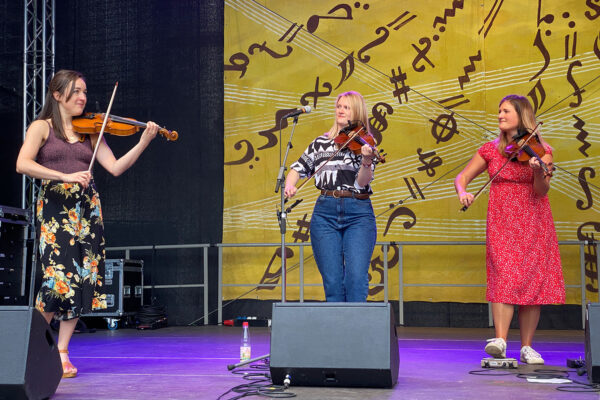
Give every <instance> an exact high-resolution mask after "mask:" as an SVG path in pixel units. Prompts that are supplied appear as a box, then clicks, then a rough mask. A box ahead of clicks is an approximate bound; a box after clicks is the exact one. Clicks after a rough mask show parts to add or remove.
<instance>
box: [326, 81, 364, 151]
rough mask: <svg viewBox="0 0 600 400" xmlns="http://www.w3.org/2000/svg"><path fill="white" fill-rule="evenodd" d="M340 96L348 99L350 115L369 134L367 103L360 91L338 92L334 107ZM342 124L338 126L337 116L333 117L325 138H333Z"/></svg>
mask: <svg viewBox="0 0 600 400" xmlns="http://www.w3.org/2000/svg"><path fill="white" fill-rule="evenodd" d="M342 97H345V98H346V99H348V103H350V109H351V110H352V117H353V118H354V121H360V122H362V124H363V126H364V127H365V128H366V129H367V132H368V133H369V135H370V134H371V130H370V128H369V117H368V114H367V105H366V104H365V99H363V97H362V95H361V94H360V93H358V92H355V91H353V90H351V91H348V92H344V93H340V94H339V95H338V97H337V99H336V100H335V105H336V107H337V105H338V103H339V101H340V99H341V98H342ZM344 126H345V125H344ZM344 126H340V125H339V124H338V122H337V118H336V117H334V122H333V126H332V127H331V129H330V130H329V132H328V133H327V138H328V139H333V138H335V137H336V136H337V135H338V133H339V132H340V130H341V129H342V128H343V127H344Z"/></svg>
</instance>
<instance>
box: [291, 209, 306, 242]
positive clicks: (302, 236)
mask: <svg viewBox="0 0 600 400" xmlns="http://www.w3.org/2000/svg"><path fill="white" fill-rule="evenodd" d="M307 215H308V214H304V216H303V217H302V219H299V220H297V221H296V225H298V227H299V228H298V230H297V231H294V232H292V237H293V238H294V243H296V242H298V240H299V241H300V242H306V241H308V239H310V221H307V220H306V217H307ZM302 229H306V232H302Z"/></svg>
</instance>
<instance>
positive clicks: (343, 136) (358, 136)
mask: <svg viewBox="0 0 600 400" xmlns="http://www.w3.org/2000/svg"><path fill="white" fill-rule="evenodd" d="M333 141H334V142H335V143H336V144H337V145H338V146H340V148H343V147H346V148H347V149H348V150H350V151H351V152H353V153H354V154H357V155H358V154H361V148H362V147H363V146H364V145H365V144H366V145H368V146H369V147H370V148H371V150H373V155H374V157H373V161H375V162H380V163H382V164H383V163H384V162H385V156H384V155H382V154H380V153H379V152H378V151H377V148H376V147H375V139H374V138H373V135H371V134H370V133H369V132H368V131H367V130H366V129H365V127H364V125H363V123H362V122H361V121H354V122H352V121H348V126H346V127H344V128H342V130H340V132H339V133H338V135H337V136H336V137H335V138H334V139H333Z"/></svg>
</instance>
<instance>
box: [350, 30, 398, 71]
mask: <svg viewBox="0 0 600 400" xmlns="http://www.w3.org/2000/svg"><path fill="white" fill-rule="evenodd" d="M382 32H383V35H382V36H380V37H378V38H377V39H375V40H373V41H372V42H370V43H367V44H366V45H364V46H363V47H362V49H360V50H359V51H358V54H357V55H358V59H359V60H360V61H362V62H364V63H365V64H366V63H368V62H369V60H371V57H369V56H367V55H366V56H363V54H364V53H366V52H367V50H370V49H372V48H373V47H377V46H379V45H380V44H382V43H384V42H385V41H386V40H387V38H388V36H389V35H390V31H388V30H387V28H386V27H384V26H380V27H379V28H377V29H375V33H376V34H378V35H379V34H380V33H382Z"/></svg>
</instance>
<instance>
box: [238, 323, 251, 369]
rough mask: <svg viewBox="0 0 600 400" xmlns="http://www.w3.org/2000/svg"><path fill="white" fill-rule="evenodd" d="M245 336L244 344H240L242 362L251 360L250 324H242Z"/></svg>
mask: <svg viewBox="0 0 600 400" xmlns="http://www.w3.org/2000/svg"><path fill="white" fill-rule="evenodd" d="M242 329H243V335H242V343H241V344H240V361H246V360H249V359H250V354H251V348H250V332H249V331H248V322H244V323H243V324H242Z"/></svg>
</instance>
